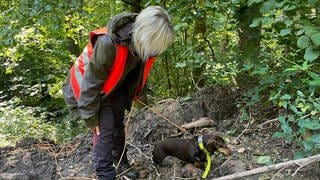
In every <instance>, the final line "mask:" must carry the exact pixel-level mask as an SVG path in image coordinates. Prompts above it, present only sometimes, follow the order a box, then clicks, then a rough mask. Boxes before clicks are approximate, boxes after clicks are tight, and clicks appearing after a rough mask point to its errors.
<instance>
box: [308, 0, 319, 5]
mask: <svg viewBox="0 0 320 180" xmlns="http://www.w3.org/2000/svg"><path fill="white" fill-rule="evenodd" d="M318 1H319V0H308V4H311V5H315V4H316V3H317V2H318Z"/></svg>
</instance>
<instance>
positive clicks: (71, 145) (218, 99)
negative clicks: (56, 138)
mask: <svg viewBox="0 0 320 180" xmlns="http://www.w3.org/2000/svg"><path fill="white" fill-rule="evenodd" d="M239 94H241V93H239V92H238V91H237V90H235V89H232V88H224V87H215V88H206V89H203V90H200V91H199V92H196V93H195V94H193V95H192V96H191V97H188V98H181V99H166V100H163V101H161V102H158V103H156V104H154V105H153V106H152V108H151V107H148V108H147V107H146V108H142V109H139V110H138V109H135V110H134V111H133V113H132V118H131V120H130V122H129V128H128V135H127V137H128V138H127V148H128V158H129V160H130V163H131V164H132V165H133V168H134V169H136V170H138V171H139V173H140V176H139V178H138V179H199V177H200V175H201V173H202V172H201V171H200V172H198V174H194V173H192V172H191V171H190V168H188V167H189V166H188V165H186V163H185V162H183V161H181V160H179V159H176V158H174V157H167V158H166V159H165V160H164V161H163V162H162V164H161V165H154V164H153V162H152V160H151V159H152V153H151V152H152V148H153V144H154V143H155V142H157V141H161V140H163V139H165V138H168V137H170V136H173V135H177V134H179V133H180V132H179V130H178V129H177V128H176V127H175V126H173V125H172V124H170V123H168V121H167V120H166V119H169V120H170V121H173V122H174V123H175V124H178V125H179V126H180V125H183V124H186V123H189V122H192V121H194V120H198V119H200V118H202V117H206V118H210V119H212V120H213V122H214V123H213V124H212V125H211V126H208V127H204V128H198V129H191V130H189V131H188V133H185V134H181V133H180V137H181V138H186V137H192V136H194V135H196V134H199V133H200V132H201V133H204V132H209V133H210V132H214V133H219V134H220V136H222V137H223V138H224V139H225V140H226V142H227V144H228V146H229V148H230V149H231V150H232V152H233V154H232V155H231V156H229V157H225V156H223V155H221V154H214V155H213V156H212V168H211V171H210V173H209V175H208V179H214V178H217V177H221V176H226V175H229V174H233V173H236V172H243V171H248V170H250V169H254V168H257V167H261V166H265V165H267V164H277V163H280V162H286V161H289V160H292V159H293V154H294V152H295V151H296V150H297V149H298V147H297V146H296V145H295V144H289V143H287V142H285V141H284V140H282V139H276V138H273V137H272V134H273V133H274V132H275V131H277V130H279V129H280V127H279V124H278V121H276V120H274V118H275V117H274V116H275V115H276V114H275V113H272V112H271V113H270V112H269V113H261V112H254V111H252V113H250V114H249V116H250V117H249V119H250V120H248V121H241V118H240V116H239V109H238V108H237V106H236V104H235V102H236V98H237V97H239ZM257 111H258V110H257ZM260 115H261V116H260ZM164 117H166V118H164ZM258 117H259V119H258ZM319 167H320V164H319V163H310V164H309V165H305V166H303V167H301V168H299V166H290V167H284V168H282V169H279V170H274V171H269V172H265V173H262V174H256V175H252V176H247V177H242V178H238V179H250V180H251V179H259V180H266V179H319V177H320V171H319ZM0 179H7V180H9V179H10V180H13V179H14V180H27V179H32V180H33V179H45V180H46V179H48V180H49V179H75V180H77V179H80V180H81V179H96V176H95V173H94V163H93V153H92V135H91V133H90V132H88V133H86V134H80V135H78V136H77V137H76V138H74V139H73V140H72V141H71V142H68V143H67V144H64V145H55V143H54V142H52V141H50V140H36V139H33V138H25V139H23V140H21V141H20V142H18V143H17V144H16V146H15V147H5V148H0ZM118 179H129V178H127V177H126V176H125V175H120V176H119V177H118Z"/></svg>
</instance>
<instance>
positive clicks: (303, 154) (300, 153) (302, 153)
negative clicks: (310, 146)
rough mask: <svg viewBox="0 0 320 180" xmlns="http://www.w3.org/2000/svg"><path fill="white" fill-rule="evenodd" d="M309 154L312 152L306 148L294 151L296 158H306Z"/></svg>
mask: <svg viewBox="0 0 320 180" xmlns="http://www.w3.org/2000/svg"><path fill="white" fill-rule="evenodd" d="M309 155H310V152H308V151H304V150H301V151H297V152H295V153H294V159H302V158H305V157H307V156H309Z"/></svg>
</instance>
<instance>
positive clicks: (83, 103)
mask: <svg viewBox="0 0 320 180" xmlns="http://www.w3.org/2000/svg"><path fill="white" fill-rule="evenodd" d="M136 16H137V14H133V13H123V14H119V15H117V16H114V17H113V18H112V19H111V20H110V22H109V23H108V25H107V32H108V35H102V36H99V37H98V39H97V41H96V42H95V46H94V50H93V54H92V57H91V60H90V61H89V64H88V66H87V69H86V73H85V76H84V79H83V81H82V83H81V85H80V98H79V100H78V102H77V101H76V100H75V97H74V95H73V92H72V89H71V86H70V84H69V77H68V80H67V83H66V84H65V85H64V87H63V94H64V98H65V102H66V104H67V107H68V109H69V110H70V113H71V115H72V118H73V119H79V118H82V119H84V120H85V122H86V125H87V126H88V127H89V128H93V127H96V126H97V125H98V118H99V116H98V115H99V108H100V102H101V101H102V100H103V99H104V98H106V97H107V95H104V94H102V93H101V89H102V86H103V83H104V82H105V80H106V79H107V78H108V72H109V71H110V69H111V66H112V65H113V62H114V59H115V57H116V46H115V45H116V44H122V45H125V46H127V47H128V50H129V52H128V57H127V61H126V62H127V64H126V66H125V70H124V73H123V76H122V77H121V79H120V81H119V83H118V84H117V86H116V87H115V88H114V89H113V91H116V90H117V87H119V85H121V84H122V83H123V82H124V80H125V79H126V78H128V76H127V75H128V74H129V73H130V76H134V77H130V82H129V83H128V80H126V83H128V84H127V85H126V86H127V87H128V88H127V89H128V94H129V96H130V97H131V98H130V99H128V104H127V107H130V105H131V104H132V100H133V97H134V93H135V89H136V87H137V84H138V83H139V82H140V81H141V79H142V75H143V67H144V63H143V61H142V60H141V59H140V58H139V57H138V56H136V53H135V52H134V51H133V48H132V46H131V33H130V32H131V29H132V25H133V22H134V21H135V17H136ZM133 70H134V72H135V73H132V71H133ZM111 93H112V92H111Z"/></svg>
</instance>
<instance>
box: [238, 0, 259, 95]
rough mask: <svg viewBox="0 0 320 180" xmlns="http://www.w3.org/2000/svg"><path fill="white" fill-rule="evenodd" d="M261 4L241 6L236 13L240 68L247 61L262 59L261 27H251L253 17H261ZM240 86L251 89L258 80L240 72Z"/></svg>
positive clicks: (253, 61)
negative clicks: (260, 53)
mask: <svg viewBox="0 0 320 180" xmlns="http://www.w3.org/2000/svg"><path fill="white" fill-rule="evenodd" d="M260 16H261V14H260V12H259V6H258V5H255V6H250V7H248V6H246V5H244V6H241V7H240V8H239V10H238V11H237V13H236V18H237V20H238V35H239V49H240V56H239V68H242V66H243V64H245V63H253V64H257V62H258V61H259V60H260V59H259V58H258V56H259V50H260V41H261V28H260V27H255V28H253V27H250V24H251V23H252V21H253V19H254V18H256V17H260ZM236 81H237V84H238V86H239V87H240V88H241V89H251V88H252V87H254V86H255V85H256V84H257V82H258V80H257V78H256V77H253V76H251V75H249V74H248V73H246V72H242V73H241V74H238V75H237V77H236Z"/></svg>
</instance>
